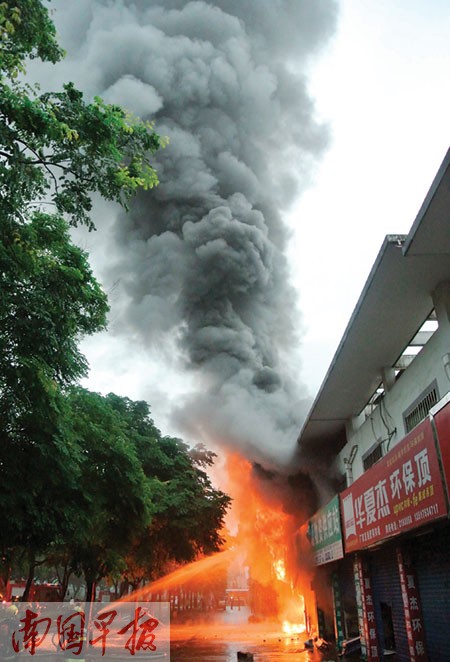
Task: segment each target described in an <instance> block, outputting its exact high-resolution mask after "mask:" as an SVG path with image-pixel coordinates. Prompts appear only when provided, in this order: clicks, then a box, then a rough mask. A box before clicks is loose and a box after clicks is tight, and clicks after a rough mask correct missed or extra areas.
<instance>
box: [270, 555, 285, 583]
mask: <svg viewBox="0 0 450 662" xmlns="http://www.w3.org/2000/svg"><path fill="white" fill-rule="evenodd" d="M273 569H274V572H275V576H276V578H277V579H278V580H279V581H280V582H285V581H286V568H285V566H284V561H283V559H278V560H277V561H275V562H274V564H273Z"/></svg>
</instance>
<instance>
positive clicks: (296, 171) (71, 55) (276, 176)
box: [30, 0, 450, 465]
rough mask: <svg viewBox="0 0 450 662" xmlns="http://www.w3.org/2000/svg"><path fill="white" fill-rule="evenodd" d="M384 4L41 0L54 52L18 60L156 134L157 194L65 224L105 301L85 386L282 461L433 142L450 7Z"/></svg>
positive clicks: (415, 189) (421, 176)
mask: <svg viewBox="0 0 450 662" xmlns="http://www.w3.org/2000/svg"><path fill="white" fill-rule="evenodd" d="M395 4H396V7H395V8H393V5H392V3H391V2H389V1H388V0H377V1H376V0H367V1H365V2H358V0H345V1H343V2H341V3H335V2H334V0H245V1H243V0H194V1H192V2H191V1H189V0H124V1H115V2H107V1H106V0H77V1H76V2H67V0H65V1H64V0H54V1H53V2H52V6H53V7H54V8H55V14H54V19H55V22H56V25H57V28H58V31H59V35H60V38H61V42H62V44H63V46H64V47H65V48H66V50H67V58H66V60H65V61H64V63H62V64H60V65H58V67H57V68H54V69H50V68H47V67H46V68H45V74H43V69H42V67H40V69H39V71H38V69H37V67H36V66H34V67H32V68H31V70H30V72H31V74H32V75H35V76H38V77H40V78H41V80H42V79H43V80H45V85H46V86H48V87H55V86H56V85H60V84H61V83H62V82H63V81H66V80H68V79H70V80H73V81H74V82H75V84H76V85H77V86H78V87H80V88H81V89H83V90H84V91H85V92H86V95H87V96H91V95H94V94H99V95H100V96H102V97H103V98H104V99H105V100H107V101H110V102H115V103H120V104H121V105H124V106H126V107H128V108H129V109H130V110H132V111H134V112H135V113H136V114H138V115H140V116H141V117H142V118H154V119H155V122H156V129H157V130H158V132H159V133H161V134H163V135H167V136H169V138H170V143H169V145H168V147H167V148H166V149H165V150H164V151H163V152H162V153H160V154H159V155H158V157H157V160H156V161H157V162H156V165H157V169H158V172H159V176H160V180H161V185H160V186H159V187H158V189H156V190H154V191H152V192H150V193H148V194H145V195H140V196H139V198H138V200H137V201H136V204H135V205H134V206H133V209H132V212H131V214H129V215H127V216H126V215H124V214H118V212H117V210H116V209H115V208H113V207H112V206H110V205H107V204H105V203H102V202H100V201H99V202H97V203H96V206H95V217H94V221H95V223H96V224H97V227H98V232H97V233H96V234H95V235H92V234H91V235H87V234H86V233H85V232H78V233H77V240H78V241H79V242H80V243H81V244H82V245H83V246H84V247H85V248H86V249H87V250H88V251H89V252H90V253H91V257H92V262H93V264H94V266H95V269H96V273H97V275H98V277H99V278H100V280H101V281H102V282H103V284H104V286H105V288H106V290H107V291H108V293H109V296H110V302H111V306H112V311H111V321H110V329H109V332H108V334H107V335H105V334H103V335H102V336H100V337H97V338H94V339H92V340H89V341H88V342H86V343H85V344H84V345H83V348H84V350H85V351H86V353H87V355H88V358H89V360H90V363H91V366H92V372H91V378H90V381H89V386H90V387H91V388H94V389H98V390H101V391H103V392H107V391H109V390H114V391H116V392H118V393H121V394H123V395H128V396H130V397H133V398H145V399H147V400H148V401H149V402H150V404H151V406H152V411H153V415H154V418H155V420H156V422H157V423H158V424H159V425H160V426H162V427H163V428H164V429H165V430H167V429H169V430H170V431H172V432H175V433H179V434H182V435H183V436H184V437H185V438H187V439H191V440H194V441H204V442H205V443H208V442H209V441H210V440H211V439H213V440H215V441H216V442H219V443H225V444H226V445H227V446H228V447H231V448H236V447H237V448H239V449H241V450H242V449H243V450H244V452H245V454H246V456H247V457H248V458H249V459H251V460H255V461H258V462H262V463H266V464H273V463H274V462H275V463H276V464H278V465H283V464H285V463H288V462H289V460H290V458H291V456H292V453H293V449H294V446H295V439H296V437H297V435H298V432H299V430H300V426H301V423H302V421H303V420H304V416H305V414H306V412H307V408H308V406H309V399H308V396H310V395H314V391H315V389H316V388H317V386H318V385H319V383H320V380H321V377H322V376H323V373H324V371H325V369H326V367H327V365H328V363H329V361H330V359H331V356H332V351H333V349H334V347H335V346H336V344H337V342H338V340H339V337H340V335H341V334H342V331H343V328H344V325H345V322H346V320H347V319H348V316H349V314H350V312H351V308H352V306H353V305H354V302H355V300H356V298H357V296H358V293H359V291H360V289H361V287H362V285H363V282H364V279H365V277H366V276H367V273H368V271H369V269H370V265H371V261H373V259H374V257H375V254H376V252H377V250H378V247H379V244H380V243H381V240H382V238H383V235H384V234H385V233H386V232H388V231H389V232H399V231H405V230H407V229H408V228H409V226H410V225H411V224H412V221H413V218H414V214H415V212H416V211H417V210H418V207H419V205H420V202H421V198H423V196H424V195H425V193H426V191H427V188H428V185H429V183H430V181H431V178H432V176H433V175H434V172H435V170H436V169H437V167H438V165H439V162H440V160H441V158H442V157H443V155H444V153H445V151H446V142H447V141H446V136H444V135H443V130H442V129H443V127H444V126H445V125H446V122H447V119H446V118H448V116H449V113H448V111H449V108H448V91H444V90H445V88H444V86H445V84H446V78H444V59H445V58H447V56H448V46H447V41H446V40H445V38H444V35H445V34H447V35H448V27H449V25H448V24H449V18H450V12H449V11H448V10H447V9H446V6H445V3H443V2H442V3H441V2H440V1H437V0H435V1H434V2H433V3H431V4H435V9H436V10H437V12H436V13H437V14H439V15H440V18H438V17H437V16H435V15H434V14H433V16H432V17H430V16H429V14H430V12H429V8H430V3H429V2H425V0H423V1H419V0H400V1H399V2H397V3H395ZM447 64H448V59H447ZM444 118H445V123H444ZM302 196H303V197H302ZM399 213H400V214H401V218H402V221H401V223H399V219H398V214H399ZM286 256H287V257H288V259H287V257H286ZM345 290H349V291H348V292H346V291H345ZM299 296H300V303H299Z"/></svg>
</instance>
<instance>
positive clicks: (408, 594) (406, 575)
mask: <svg viewBox="0 0 450 662" xmlns="http://www.w3.org/2000/svg"><path fill="white" fill-rule="evenodd" d="M397 564H398V573H399V577H400V587H401V590H402V600H403V610H404V614H405V625H406V634H407V636H408V649H409V659H410V660H411V662H428V656H427V652H426V648H425V631H424V626H423V618H422V609H421V606H420V596H419V587H418V583H417V576H416V572H415V569H414V566H413V564H412V563H411V559H410V556H409V554H408V552H405V550H403V549H402V548H401V547H398V548H397Z"/></svg>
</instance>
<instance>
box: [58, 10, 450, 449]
mask: <svg viewBox="0 0 450 662" xmlns="http://www.w3.org/2000/svg"><path fill="white" fill-rule="evenodd" d="M227 1H228V2H229V3H230V2H231V0H227ZM88 4H89V0H82V2H81V3H80V5H79V6H80V7H86V6H87V5H88ZM118 4H120V3H113V5H114V6H115V7H117V5H118ZM181 4H183V3H181ZM219 4H221V5H224V6H225V7H226V5H227V2H225V1H224V2H220V1H219ZM231 4H233V3H232V2H231ZM325 4H326V3H320V6H322V5H325ZM56 6H57V7H58V4H57V2H56ZM59 6H60V7H61V3H60V5H59ZM72 8H73V6H72ZM80 15H81V13H80ZM73 16H74V14H73V11H72V20H73ZM280 20H281V19H280ZM321 21H322V23H321V25H322V28H321V29H322V31H323V34H324V35H325V33H327V35H328V37H327V39H326V38H325V36H323V43H322V44H321V43H316V44H313V45H312V46H310V48H311V53H310V54H309V55H308V57H303V54H302V52H301V47H300V46H299V47H298V49H297V56H298V57H299V61H300V62H301V65H298V64H297V63H296V61H295V59H292V61H291V62H290V63H289V67H291V68H292V70H293V72H294V73H295V70H296V67H297V66H301V72H302V75H303V76H306V79H303V80H306V86H307V92H308V94H309V96H310V97H311V98H312V99H313V100H314V103H315V110H314V113H313V114H314V118H313V119H311V117H309V116H308V117H307V122H311V124H310V127H311V132H312V133H314V131H313V129H314V130H315V128H317V126H318V124H320V123H321V122H322V123H323V131H322V134H320V135H323V136H325V135H326V140H325V139H324V142H323V144H324V145H325V143H326V148H323V145H322V143H320V140H321V138H320V135H319V133H320V132H319V130H317V135H315V136H314V139H315V140H316V142H317V143H318V144H319V143H320V145H319V146H318V147H317V146H316V147H317V149H316V152H317V158H315V159H314V160H313V161H309V160H308V159H304V160H302V159H301V158H299V161H298V163H296V162H295V158H294V159H291V161H289V167H290V168H291V169H293V170H294V171H295V169H296V168H298V170H299V172H300V171H301V173H302V176H304V179H306V180H307V184H308V185H307V186H300V187H299V188H298V189H297V192H296V194H295V196H293V199H292V201H291V203H290V206H288V205H285V207H284V208H282V209H281V213H282V217H283V220H284V224H285V226H287V229H288V232H287V235H286V236H287V241H286V253H287V257H288V267H289V273H290V275H289V279H290V283H291V284H292V285H293V287H294V288H295V292H296V297H297V299H298V303H297V304H296V303H295V296H294V297H293V298H292V310H290V311H289V315H288V316H287V317H286V320H287V322H286V323H287V324H288V325H289V324H292V325H293V326H294V327H297V328H298V330H299V333H298V336H297V337H296V340H295V342H296V346H295V347H293V348H292V350H290V356H289V357H287V362H288V363H289V362H290V364H291V365H290V366H289V369H290V372H291V374H292V375H294V378H295V379H297V380H298V385H299V389H298V392H299V393H300V395H301V397H302V398H304V396H305V394H307V395H308V398H309V399H307V400H306V404H305V402H304V403H303V405H302V407H301V408H300V407H299V409H301V412H300V413H299V414H298V416H297V417H296V416H291V413H292V412H291V409H292V402H290V404H289V406H288V407H287V408H286V412H287V413H286V415H287V416H288V417H291V420H290V428H292V429H294V430H295V429H297V428H298V431H300V425H301V421H302V419H303V418H304V416H305V414H306V412H307V408H308V406H309V404H308V402H310V401H311V398H313V397H314V395H315V394H316V392H317V390H318V388H319V386H320V384H321V382H322V380H323V377H324V375H325V373H326V370H327V368H328V366H329V364H330V362H331V360H332V357H333V354H334V352H335V350H336V347H337V345H338V343H339V340H340V338H341V336H342V334H343V332H344V330H345V326H346V324H347V321H348V319H349V317H350V315H351V312H352V310H353V308H354V306H355V304H356V301H357V299H358V296H359V294H360V292H361V290H362V287H363V285H364V282H365V280H366V278H367V276H368V274H369V271H370V268H371V266H372V264H373V262H374V260H375V258H376V255H377V253H378V250H379V248H380V246H381V244H382V241H383V238H384V236H385V235H386V234H388V233H389V234H396V233H407V232H408V230H409V229H410V227H411V225H412V223H413V221H414V218H415V215H416V214H417V212H418V210H419V207H420V205H421V202H422V200H423V198H424V197H425V195H426V193H427V191H428V188H429V186H430V184H431V182H432V179H433V177H434V175H435V173H436V171H437V169H438V167H439V165H440V163H441V161H442V159H443V157H444V155H445V152H446V150H447V147H448V144H449V135H448V118H449V117H450V90H449V85H448V71H449V59H450V53H449V46H448V34H450V6H449V5H448V3H447V2H444V1H441V0H396V1H395V2H393V1H392V0H342V1H341V2H339V3H338V15H337V22H336V26H335V29H334V33H333V34H332V36H331V37H330V33H331V32H332V30H331V28H330V26H332V24H333V23H334V21H335V19H331V18H330V20H328V18H327V17H323V16H322V18H321ZM80 23H81V19H80ZM57 25H58V22H57ZM64 25H65V31H64V29H63V28H64ZM67 25H69V30H70V29H71V30H72V33H71V34H72V36H71V34H69V30H68V29H67ZM274 25H275V23H274ZM280 25H281V27H282V28H283V30H288V28H287V27H286V25H283V24H282V23H281V22H280ZM60 27H61V30H62V34H63V36H64V38H65V39H66V43H68V44H69V46H70V42H71V39H72V40H73V39H75V38H76V30H75V29H73V28H72V27H71V24H70V22H69V23H66V24H61V25H60ZM229 29H230V30H232V29H234V28H233V26H231V24H230V26H229ZM327 31H328V32H327ZM319 33H320V30H319V29H317V35H319ZM321 34H322V33H320V35H321ZM300 36H301V37H302V38H304V39H305V40H306V41H308V35H307V34H306V33H305V34H303V35H300ZM321 38H322V37H321ZM317 39H319V37H317ZM267 40H268V43H269V44H270V46H271V48H273V49H274V51H273V52H274V53H276V54H278V55H279V54H280V53H281V52H282V43H281V41H282V40H279V41H280V43H277V39H276V35H272V36H270V35H269V36H268V37H267ZM300 41H301V39H300V38H299V42H300ZM63 43H64V41H63ZM280 44H281V45H280ZM64 45H65V44H64ZM66 48H68V55H69V58H68V61H69V62H68V65H67V66H69V67H70V62H71V51H70V48H69V47H68V46H66ZM74 48H75V47H74ZM80 57H81V56H80ZM112 57H113V56H112ZM260 57H261V58H263V57H264V55H263V54H262V55H261V54H260ZM85 61H88V56H86V58H85ZM73 62H76V58H74V59H73ZM260 64H262V65H264V61H263V60H261V62H260ZM236 66H237V67H238V68H239V66H240V65H239V64H237V65H236ZM62 77H63V78H64V70H63V73H62ZM94 78H95V76H94V74H92V80H94ZM75 82H76V83H78V81H75ZM91 82H92V81H91ZM113 87H114V86H113ZM136 89H137V88H136V87H134V88H133V89H131V88H130V90H129V92H130V94H134V97H135V103H137V104H138V105H139V103H140V102H141V101H142V97H139V95H138V94H136ZM121 92H122V94H123V90H121ZM302 95H303V96H302ZM300 97H301V98H300ZM304 97H305V94H304V92H302V90H301V89H300V88H299V109H301V108H304V107H305V106H304V105H303V106H302V104H305V100H304ZM286 99H287V102H286V103H288V105H289V108H290V111H291V112H292V113H293V114H292V115H291V116H290V122H294V123H295V121H294V118H295V103H296V101H295V88H294V89H291V90H290V94H289V95H287V96H286ZM120 101H121V102H122V99H120ZM151 102H153V103H155V104H156V105H155V108H157V102H158V100H157V98H156V97H155V99H152V100H151ZM308 112H309V111H308ZM299 113H300V110H299ZM314 122H315V124H314ZM321 130H322V129H321ZM284 131H285V135H284V136H283V134H281V136H280V138H279V139H280V141H283V137H284V138H285V140H286V142H287V143H289V141H290V139H291V138H292V135H294V134H292V135H291V134H290V133H289V132H290V127H289V125H288V124H287V123H285V124H284ZM174 135H176V134H174ZM294 139H295V136H294ZM173 142H174V141H173ZM280 153H282V155H284V156H286V158H287V157H288V156H289V153H288V150H287V149H285V150H284V151H283V148H281V150H280ZM294 156H295V155H294ZM300 156H301V154H300ZM268 158H269V160H270V157H268ZM308 164H309V170H308V172H307V173H306V176H305V169H306V168H307V167H308ZM275 165H276V166H279V167H281V169H282V165H283V164H282V162H281V159H279V161H278V162H277V161H276V160H275ZM164 167H165V168H166V167H169V166H167V164H166V162H164ZM294 174H295V172H294ZM286 181H287V183H286V187H287V186H288V185H289V177H287V178H286ZM280 189H282V184H279V185H278V189H276V191H275V192H277V191H278V190H280ZM231 207H233V205H231ZM232 211H233V209H232ZM241 212H242V209H241ZM242 213H244V212H242ZM94 214H95V215H96V216H97V218H100V219H106V218H107V217H108V216H111V214H112V211H111V208H110V207H109V206H108V205H107V204H105V203H101V202H98V201H97V202H96V204H95V207H94ZM275 217H276V214H275ZM275 217H274V219H275V220H274V221H273V222H274V223H275V225H276V222H277V221H276V218H275ZM255 223H256V221H255ZM100 226H101V227H100V231H101V233H102V234H101V235H100V236H101V237H102V238H101V239H100V240H99V238H98V236H99V235H97V236H90V235H86V233H82V232H80V233H77V234H76V239H77V241H79V243H80V244H81V245H82V246H83V247H85V248H86V249H87V250H88V251H89V252H90V253H91V256H92V262H93V265H94V268H95V269H96V273H98V274H99V277H102V276H103V274H104V271H105V264H106V263H107V262H108V260H109V259H110V251H111V244H110V242H109V241H108V240H107V241H105V239H104V238H105V237H107V236H108V234H109V235H111V233H112V232H113V228H112V225H110V224H108V223H107V222H105V223H100ZM274 227H275V226H274ZM277 227H278V226H277ZM283 232H284V229H283ZM194 239H195V238H194ZM130 256H131V260H132V253H131V252H130V253H129V258H130ZM128 265H129V269H130V270H132V269H133V265H132V264H131V263H130V262H128ZM106 280H107V282H106V285H105V286H106V289H107V292H108V294H109V297H110V301H111V303H112V318H111V322H110V328H111V331H110V332H109V333H107V334H101V335H98V336H96V337H93V338H89V339H87V340H85V341H83V343H82V350H83V351H84V353H85V354H86V355H87V358H88V360H89V363H90V366H91V371H90V375H89V378H88V379H87V380H86V381H85V385H86V386H88V387H89V388H91V389H93V390H97V391H100V392H103V393H106V392H109V391H115V392H116V393H119V394H121V395H127V396H129V397H131V398H134V399H146V400H148V401H149V402H150V404H151V406H152V412H153V417H154V419H155V421H156V423H157V424H158V425H159V426H160V427H162V428H163V429H164V431H166V432H170V433H174V434H179V433H180V431H181V433H183V435H184V436H185V437H186V434H187V435H188V436H189V431H191V432H192V435H193V437H195V436H196V435H198V433H199V432H201V430H200V428H199V427H198V426H197V427H196V426H195V425H194V422H193V420H192V417H191V419H187V418H186V415H185V414H186V407H185V408H184V413H183V411H182V412H181V414H180V412H178V416H174V415H173V405H174V402H175V403H176V402H177V399H180V401H182V400H183V399H184V398H185V397H186V394H188V393H190V392H191V391H197V392H200V391H201V390H202V389H203V388H204V382H203V381H202V380H201V379H200V378H199V374H198V372H195V371H192V370H191V371H185V370H181V369H180V360H179V355H178V353H177V348H176V347H175V344H174V342H172V340H171V339H170V338H169V336H167V337H166V338H165V339H164V342H163V343H160V344H158V343H157V342H155V341H154V342H153V344H149V343H148V342H147V340H146V338H144V337H143V335H142V333H141V332H140V329H139V325H138V324H136V325H134V326H133V325H132V324H129V325H128V328H127V329H126V332H124V329H123V322H121V319H120V316H121V314H122V313H123V310H124V309H123V308H121V301H122V299H121V297H122V294H121V292H122V289H121V288H123V283H122V282H121V277H120V276H118V277H117V280H114V278H113V277H112V276H111V273H109V278H107V279H106ZM283 291H284V292H285V293H287V292H288V290H287V289H286V290H283ZM283 301H286V302H287V301H288V299H287V298H286V295H284V299H283ZM286 305H290V304H289V303H286ZM127 310H128V313H127V316H128V317H129V313H130V310H131V312H133V311H134V313H136V315H137V312H136V311H137V309H136V308H134V309H130V308H129V309H127ZM277 310H278V313H277V314H281V313H280V305H279V306H278V309H277ZM263 313H264V311H261V310H259V311H256V312H255V315H256V314H258V315H260V317H259V318H258V319H259V322H258V325H260V324H261V319H263V316H262V317H261V314H262V315H263ZM121 324H122V330H120V329H121ZM117 329H119V332H117ZM294 335H295V334H294ZM280 338H281V335H280ZM191 340H192V338H191ZM197 340H198V339H197V338H196V339H195V342H197ZM186 342H189V337H188V338H187V341H186ZM278 342H279V343H280V342H281V341H280V339H278ZM289 342H291V343H292V337H290V340H289ZM192 346H193V345H189V350H188V351H189V352H190V351H191V349H192ZM287 346H288V347H292V345H289V344H288V345H287ZM197 349H198V348H197ZM202 349H203V350H204V349H205V348H204V347H203V348H202ZM281 349H282V348H281ZM190 358H192V355H191V354H190ZM208 360H209V359H208ZM284 360H285V362H286V357H284ZM194 363H195V362H194ZM208 365H209V366H210V368H211V366H212V365H213V364H212V363H210V364H208ZM244 367H245V366H244ZM273 367H274V370H275V371H276V370H277V369H278V368H279V367H280V366H279V365H278V364H277V363H276V362H275V364H274V366H273ZM227 369H228V368H227ZM227 369H224V367H223V366H220V371H221V375H222V374H223V373H224V370H225V372H226V370H227ZM214 371H216V372H214ZM244 373H245V370H241V369H240V372H239V374H240V375H244ZM261 374H262V372H261V371H260V372H259V373H258V379H262V378H263V379H267V374H266V373H265V374H264V375H263V376H262V377H261ZM211 375H213V377H211ZM217 375H218V372H217V366H215V365H214V366H213V367H212V368H211V370H210V377H211V379H212V380H213V382H214V384H215V388H217V389H218V390H219V391H220V394H221V400H220V401H219V400H218V399H214V398H215V396H214V398H209V399H205V398H203V400H202V401H201V403H200V404H198V401H197V402H196V404H195V406H194V407H193V411H194V415H193V416H195V415H197V414H198V417H199V419H201V420H203V421H204V418H205V411H206V412H207V411H208V408H209V409H210V410H211V409H212V408H217V410H219V409H223V411H224V412H226V413H227V415H228V422H227V425H229V421H230V419H231V420H233V419H235V418H236V417H238V418H239V416H238V414H237V413H236V412H237V409H236V406H235V404H230V399H229V391H228V392H227V391H226V388H227V384H226V380H224V381H223V382H221V384H220V387H219V386H217V383H216V382H215V381H214V379H216V378H217ZM269 378H270V379H272V377H271V376H270V375H269ZM253 383H254V382H252V383H251V384H250V386H251V388H250V387H249V391H248V393H249V394H250V395H249V397H253V395H255V389H253V386H252V384H253ZM241 385H242V380H240V381H239V389H240V388H241ZM252 389H253V390H252ZM262 391H264V389H262ZM288 391H289V397H288V400H290V401H292V398H293V397H295V396H292V393H293V392H294V391H295V389H294V391H292V392H291V391H290V390H289V389H288ZM238 392H239V394H241V391H240V390H239V391H238ZM242 394H243V391H242ZM259 394H260V391H258V392H257V393H256V395H257V396H258V397H259ZM263 396H264V398H266V399H264V398H263V399H262V400H261V403H262V405H261V407H263V408H265V407H266V405H267V407H268V408H269V409H270V408H272V407H273V406H274V405H275V406H280V401H279V400H278V399H277V396H276V394H275V396H273V397H272V395H271V394H269V389H268V388H267V389H265V392H264V393H263ZM239 397H240V396H239ZM245 397H246V396H245ZM299 397H300V396H299ZM192 404H193V402H192V400H190V401H189V407H192ZM247 404H248V403H247ZM250 408H251V407H250ZM255 411H257V414H258V412H261V411H262V409H261V408H259V409H258V410H255ZM224 415H225V414H224ZM257 417H258V416H257V415H255V416H253V417H250V418H249V419H248V427H249V430H250V428H251V426H252V425H256V423H257ZM265 423H266V421H263V425H264V424H265ZM225 427H226V426H225V425H224V421H223V420H220V421H217V423H216V425H215V426H214V429H213V430H212V432H213V433H214V434H215V435H219V436H220V434H222V433H223V430H224V429H225ZM281 428H282V429H283V426H281ZM286 429H287V428H286ZM271 433H272V430H271ZM248 434H249V435H250V432H249V433H248ZM261 434H262V431H261ZM290 434H291V435H292V430H290ZM231 436H232V434H231ZM254 446H255V444H253V451H252V452H254ZM255 457H256V459H258V456H257V455H256V456H253V458H255Z"/></svg>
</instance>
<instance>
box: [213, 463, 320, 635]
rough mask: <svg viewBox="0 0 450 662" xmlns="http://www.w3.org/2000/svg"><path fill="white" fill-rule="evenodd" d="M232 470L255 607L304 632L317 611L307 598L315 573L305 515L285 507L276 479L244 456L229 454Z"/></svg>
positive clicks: (239, 543) (289, 630)
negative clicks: (305, 546) (302, 524)
mask: <svg viewBox="0 0 450 662" xmlns="http://www.w3.org/2000/svg"><path fill="white" fill-rule="evenodd" d="M227 474H228V484H227V485H225V486H224V489H226V490H227V491H228V492H229V494H230V495H231V496H232V497H233V513H232V516H233V517H234V518H235V521H236V537H235V546H236V548H237V549H239V550H240V555H241V559H242V563H244V564H245V565H247V566H248V573H249V603H250V605H249V606H250V608H251V610H252V612H253V613H254V614H255V616H257V617H263V618H267V619H272V620H275V619H276V620H278V622H279V623H280V625H281V627H282V630H283V632H285V633H286V634H299V633H303V632H305V631H306V630H307V629H309V627H310V616H309V614H310V612H312V611H313V610H312V607H311V606H310V607H309V609H307V607H306V602H305V594H308V593H309V595H308V597H310V595H311V591H310V577H309V571H308V568H307V563H305V560H304V559H301V558H300V554H299V549H298V529H299V519H298V518H297V517H295V516H294V515H292V514H290V513H287V512H285V511H284V510H283V507H282V505H281V504H280V499H279V495H278V494H277V493H276V492H275V491H274V490H273V489H272V488H271V483H270V480H268V481H266V482H265V481H264V480H255V476H254V472H253V469H252V465H251V464H250V463H249V462H247V461H246V460H244V459H243V458H242V457H240V456H238V455H233V456H231V457H228V458H227ZM266 483H267V485H266ZM272 487H273V486H272Z"/></svg>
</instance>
